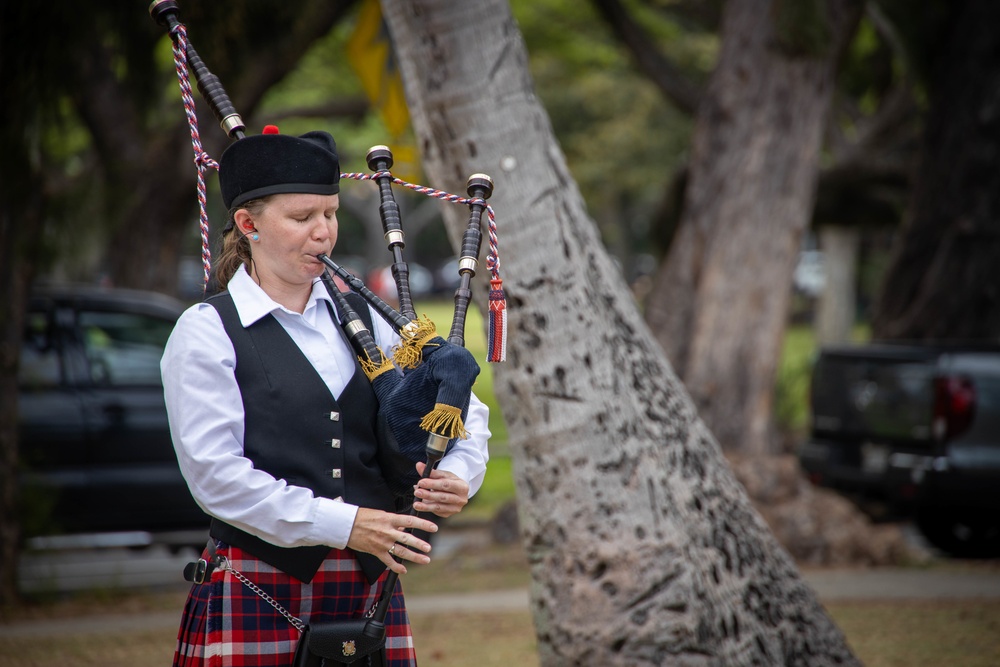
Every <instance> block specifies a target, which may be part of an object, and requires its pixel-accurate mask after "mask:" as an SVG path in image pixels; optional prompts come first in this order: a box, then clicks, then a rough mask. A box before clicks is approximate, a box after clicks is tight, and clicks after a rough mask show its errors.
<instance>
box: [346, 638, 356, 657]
mask: <svg viewBox="0 0 1000 667" xmlns="http://www.w3.org/2000/svg"><path fill="white" fill-rule="evenodd" d="M343 646H344V655H345V656H347V657H351V656H352V655H354V654H355V653H357V652H358V647H357V645H356V644H355V643H354V640H353V639H350V640H348V641H346V642H344V644H343Z"/></svg>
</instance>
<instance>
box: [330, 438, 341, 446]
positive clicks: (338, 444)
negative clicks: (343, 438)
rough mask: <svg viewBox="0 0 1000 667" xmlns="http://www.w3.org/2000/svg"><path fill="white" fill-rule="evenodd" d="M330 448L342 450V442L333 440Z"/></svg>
mask: <svg viewBox="0 0 1000 667" xmlns="http://www.w3.org/2000/svg"><path fill="white" fill-rule="evenodd" d="M330 446H331V447H333V448H334V449H340V440H338V439H337V438H334V439H333V440H331V441H330Z"/></svg>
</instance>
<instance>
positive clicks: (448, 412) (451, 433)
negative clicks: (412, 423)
mask: <svg viewBox="0 0 1000 667" xmlns="http://www.w3.org/2000/svg"><path fill="white" fill-rule="evenodd" d="M420 428H422V429H424V430H425V431H427V432H429V433H434V434H435V435H440V436H444V437H447V438H448V439H449V440H450V439H451V438H467V437H469V434H468V432H467V431H466V430H465V424H463V423H462V411H461V410H460V409H459V408H456V407H455V406H453V405H446V404H444V403H435V404H434V409H433V410H431V411H430V412H428V413H427V414H426V415H424V418H423V420H421V422H420Z"/></svg>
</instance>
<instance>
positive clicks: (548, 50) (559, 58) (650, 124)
mask: <svg viewBox="0 0 1000 667" xmlns="http://www.w3.org/2000/svg"><path fill="white" fill-rule="evenodd" d="M511 8H512V10H513V12H514V16H515V18H516V19H517V21H518V23H519V24H520V27H521V31H522V33H523V34H524V38H525V42H526V43H527V46H528V52H529V56H530V69H531V73H532V76H533V78H534V80H535V87H536V90H537V91H538V94H539V96H540V98H541V100H542V102H543V104H544V106H545V108H546V111H547V112H548V114H549V117H550V118H551V120H552V125H553V129H554V130H555V134H556V137H557V138H558V140H559V144H560V147H561V148H562V150H563V153H564V154H565V156H566V161H567V164H568V166H569V168H570V171H571V172H572V173H573V177H574V179H575V180H576V182H577V184H578V185H579V187H580V191H581V193H582V195H583V197H584V199H585V200H586V203H587V207H588V209H589V210H590V212H591V215H592V216H593V217H594V218H595V220H596V221H597V223H598V225H599V226H600V227H601V231H602V234H603V235H604V239H605V242H606V243H607V244H608V245H609V246H613V247H623V246H624V247H625V248H626V249H627V250H629V251H632V252H637V251H648V249H649V242H648V234H649V229H650V226H651V223H652V221H653V216H654V215H655V213H656V211H657V209H658V207H659V205H660V202H661V200H662V199H663V197H664V194H665V191H666V189H667V187H668V184H669V183H670V181H671V179H672V177H673V174H674V173H675V171H677V169H678V168H679V167H680V166H682V165H683V164H684V163H685V160H686V157H687V149H688V140H689V136H690V132H691V119H690V118H689V117H688V116H687V115H685V114H684V113H682V112H680V111H678V110H677V109H676V108H675V107H674V106H673V105H672V104H670V103H669V102H668V101H667V100H665V99H664V97H663V95H662V94H661V93H660V91H659V89H658V88H656V86H655V85H654V84H653V83H652V82H651V81H650V80H649V79H648V78H647V77H645V76H644V75H642V74H640V73H639V72H638V71H637V70H636V68H635V67H634V65H633V64H632V61H631V57H630V56H629V54H628V52H627V50H626V49H625V47H624V46H623V45H622V44H621V43H620V42H619V41H618V40H617V38H616V37H614V35H612V34H611V32H610V30H609V28H608V27H607V26H606V25H605V24H604V22H603V21H602V20H601V19H600V17H598V16H597V15H596V14H595V13H594V10H593V8H592V7H591V5H590V3H580V2H569V1H568V0H532V1H528V0H513V1H512V2H511ZM630 10H634V11H635V12H636V17H637V20H638V21H640V22H641V23H642V24H643V27H644V28H646V29H647V30H649V31H650V32H651V33H652V34H653V35H655V36H656V38H657V39H658V40H659V42H660V44H659V45H660V46H662V48H663V50H664V51H665V52H666V53H668V54H669V55H670V56H671V57H673V58H674V59H675V60H676V62H678V63H679V64H680V65H681V66H682V67H683V68H684V69H685V71H686V72H687V73H689V74H690V75H691V77H692V78H693V79H695V80H700V79H704V78H706V77H707V74H708V72H709V71H710V68H711V66H712V64H714V59H715V52H716V47H717V43H716V39H715V37H714V36H713V35H708V34H706V33H703V32H700V31H697V30H692V29H690V27H684V26H682V25H681V23H680V22H679V21H678V20H677V19H675V18H673V17H672V15H670V14H668V13H666V12H662V11H656V10H654V9H652V8H649V7H647V6H646V5H643V4H641V3H631V6H630Z"/></svg>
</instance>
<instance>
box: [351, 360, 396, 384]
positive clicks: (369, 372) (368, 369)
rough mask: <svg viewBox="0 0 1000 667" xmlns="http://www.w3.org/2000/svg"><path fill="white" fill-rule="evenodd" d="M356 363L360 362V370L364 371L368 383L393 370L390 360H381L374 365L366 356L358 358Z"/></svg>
mask: <svg viewBox="0 0 1000 667" xmlns="http://www.w3.org/2000/svg"><path fill="white" fill-rule="evenodd" d="M358 361H359V362H361V370H362V371H364V373H365V375H366V376H367V377H368V381H369V382H371V381H372V380H374V379H375V378H377V377H378V376H379V375H382V373H385V372H386V371H391V370H392V369H393V368H394V366H393V365H392V360H391V359H384V358H383V359H382V363H380V364H376V363H375V362H374V361H372V360H371V359H369V358H368V355H365V356H363V357H358Z"/></svg>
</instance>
